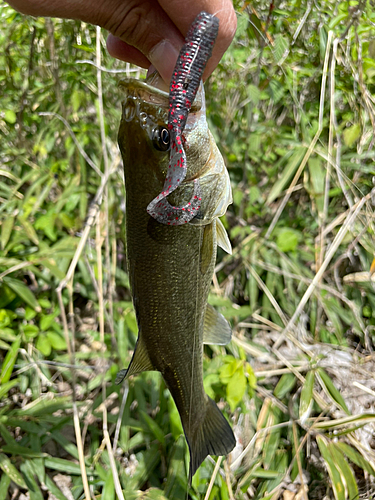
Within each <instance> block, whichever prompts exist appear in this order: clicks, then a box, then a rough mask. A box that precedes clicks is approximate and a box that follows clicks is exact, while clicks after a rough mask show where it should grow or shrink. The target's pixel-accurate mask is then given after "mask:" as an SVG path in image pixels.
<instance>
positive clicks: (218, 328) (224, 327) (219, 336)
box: [203, 304, 232, 345]
mask: <svg viewBox="0 0 375 500" xmlns="http://www.w3.org/2000/svg"><path fill="white" fill-rule="evenodd" d="M231 338H232V329H231V327H230V324H229V323H228V321H227V320H226V319H225V318H224V316H223V315H222V314H220V313H219V312H217V311H216V310H215V309H214V308H213V307H212V306H211V305H210V304H207V307H206V312H205V314H204V324H203V344H214V345H226V344H228V343H229V342H230V341H231Z"/></svg>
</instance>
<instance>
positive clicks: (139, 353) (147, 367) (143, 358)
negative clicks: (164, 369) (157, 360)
mask: <svg viewBox="0 0 375 500" xmlns="http://www.w3.org/2000/svg"><path fill="white" fill-rule="evenodd" d="M152 370H155V368H154V367H153V366H152V363H151V361H150V358H149V356H148V353H147V350H146V347H145V345H144V343H143V341H142V339H141V337H140V336H139V337H138V340H137V344H136V346H135V350H134V353H133V357H132V359H131V361H130V365H129V366H128V368H125V369H124V370H120V371H119V372H118V374H117V376H116V380H115V383H116V384H121V382H122V381H123V380H124V379H125V378H128V377H130V375H136V374H137V373H141V372H147V371H152Z"/></svg>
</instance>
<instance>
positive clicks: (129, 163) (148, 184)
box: [118, 73, 232, 225]
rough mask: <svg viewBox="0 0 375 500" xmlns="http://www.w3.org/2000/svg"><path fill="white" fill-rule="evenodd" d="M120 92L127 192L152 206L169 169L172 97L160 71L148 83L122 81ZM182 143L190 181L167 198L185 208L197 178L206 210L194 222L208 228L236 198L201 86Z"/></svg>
mask: <svg viewBox="0 0 375 500" xmlns="http://www.w3.org/2000/svg"><path fill="white" fill-rule="evenodd" d="M120 88H121V90H122V91H123V93H124V100H123V103H122V116H121V123H120V129H119V134H118V142H119V146H120V150H121V153H122V157H123V160H124V169H125V182H126V190H127V193H128V194H129V187H130V188H131V190H132V191H134V190H137V191H138V193H140V192H142V196H144V197H145V198H147V201H148V203H149V202H150V201H151V200H152V199H153V198H154V197H155V196H157V195H158V194H159V193H160V192H161V190H162V187H163V184H164V180H165V177H166V175H167V171H168V164H169V155H170V151H169V150H170V147H169V146H170V145H169V129H168V112H169V93H168V91H167V89H166V87H165V84H164V82H163V81H162V79H161V78H160V76H159V75H158V73H153V74H152V75H150V77H148V78H147V79H146V80H145V81H139V80H135V79H130V78H128V79H124V80H122V81H121V82H120ZM183 145H184V149H185V153H186V164H187V171H186V177H185V179H184V181H183V182H182V184H181V185H180V186H179V187H178V188H177V189H176V190H175V191H174V192H173V193H172V194H171V195H170V196H169V200H170V203H171V204H173V205H175V206H183V205H185V204H186V203H187V202H188V201H189V200H190V198H191V193H192V190H193V183H194V180H195V179H199V181H200V185H201V191H202V206H201V209H200V211H199V213H198V216H197V217H196V218H195V219H193V221H192V223H194V224H199V225H201V224H209V223H210V222H211V221H212V220H213V218H215V217H220V216H221V215H223V214H224V213H225V211H226V208H227V206H228V204H229V203H231V200H232V199H231V190H230V183H229V176H228V173H227V170H226V168H225V164H224V160H223V158H222V156H221V154H220V151H219V150H218V148H217V146H216V143H215V140H214V138H213V137H212V134H211V132H210V131H209V129H208V125H207V120H206V105H205V95H204V88H203V84H201V85H200V87H199V90H198V92H197V95H196V98H195V100H194V102H193V104H192V107H191V109H190V112H189V115H188V118H187V121H186V125H185V128H184V130H183ZM128 194H127V196H128ZM142 206H143V204H142Z"/></svg>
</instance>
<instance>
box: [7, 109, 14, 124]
mask: <svg viewBox="0 0 375 500" xmlns="http://www.w3.org/2000/svg"><path fill="white" fill-rule="evenodd" d="M4 120H5V121H6V122H8V123H10V124H11V125H13V124H14V123H16V120H17V115H16V113H15V112H14V111H13V110H12V109H7V110H6V111H5V112H4Z"/></svg>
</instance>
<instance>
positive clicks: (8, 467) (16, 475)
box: [0, 453, 26, 488]
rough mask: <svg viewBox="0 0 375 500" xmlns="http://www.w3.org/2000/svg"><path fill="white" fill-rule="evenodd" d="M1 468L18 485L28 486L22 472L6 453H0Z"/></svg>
mask: <svg viewBox="0 0 375 500" xmlns="http://www.w3.org/2000/svg"><path fill="white" fill-rule="evenodd" d="M0 469H1V470H2V471H3V472H4V473H5V474H6V475H7V476H8V477H10V479H11V480H12V481H13V482H14V483H16V484H17V485H18V486H20V487H21V488H26V483H25V480H24V478H23V477H22V475H21V473H20V472H19V471H18V470H17V469H16V468H15V467H14V465H13V464H12V463H11V461H10V460H9V458H8V457H7V456H6V455H4V453H0Z"/></svg>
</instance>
